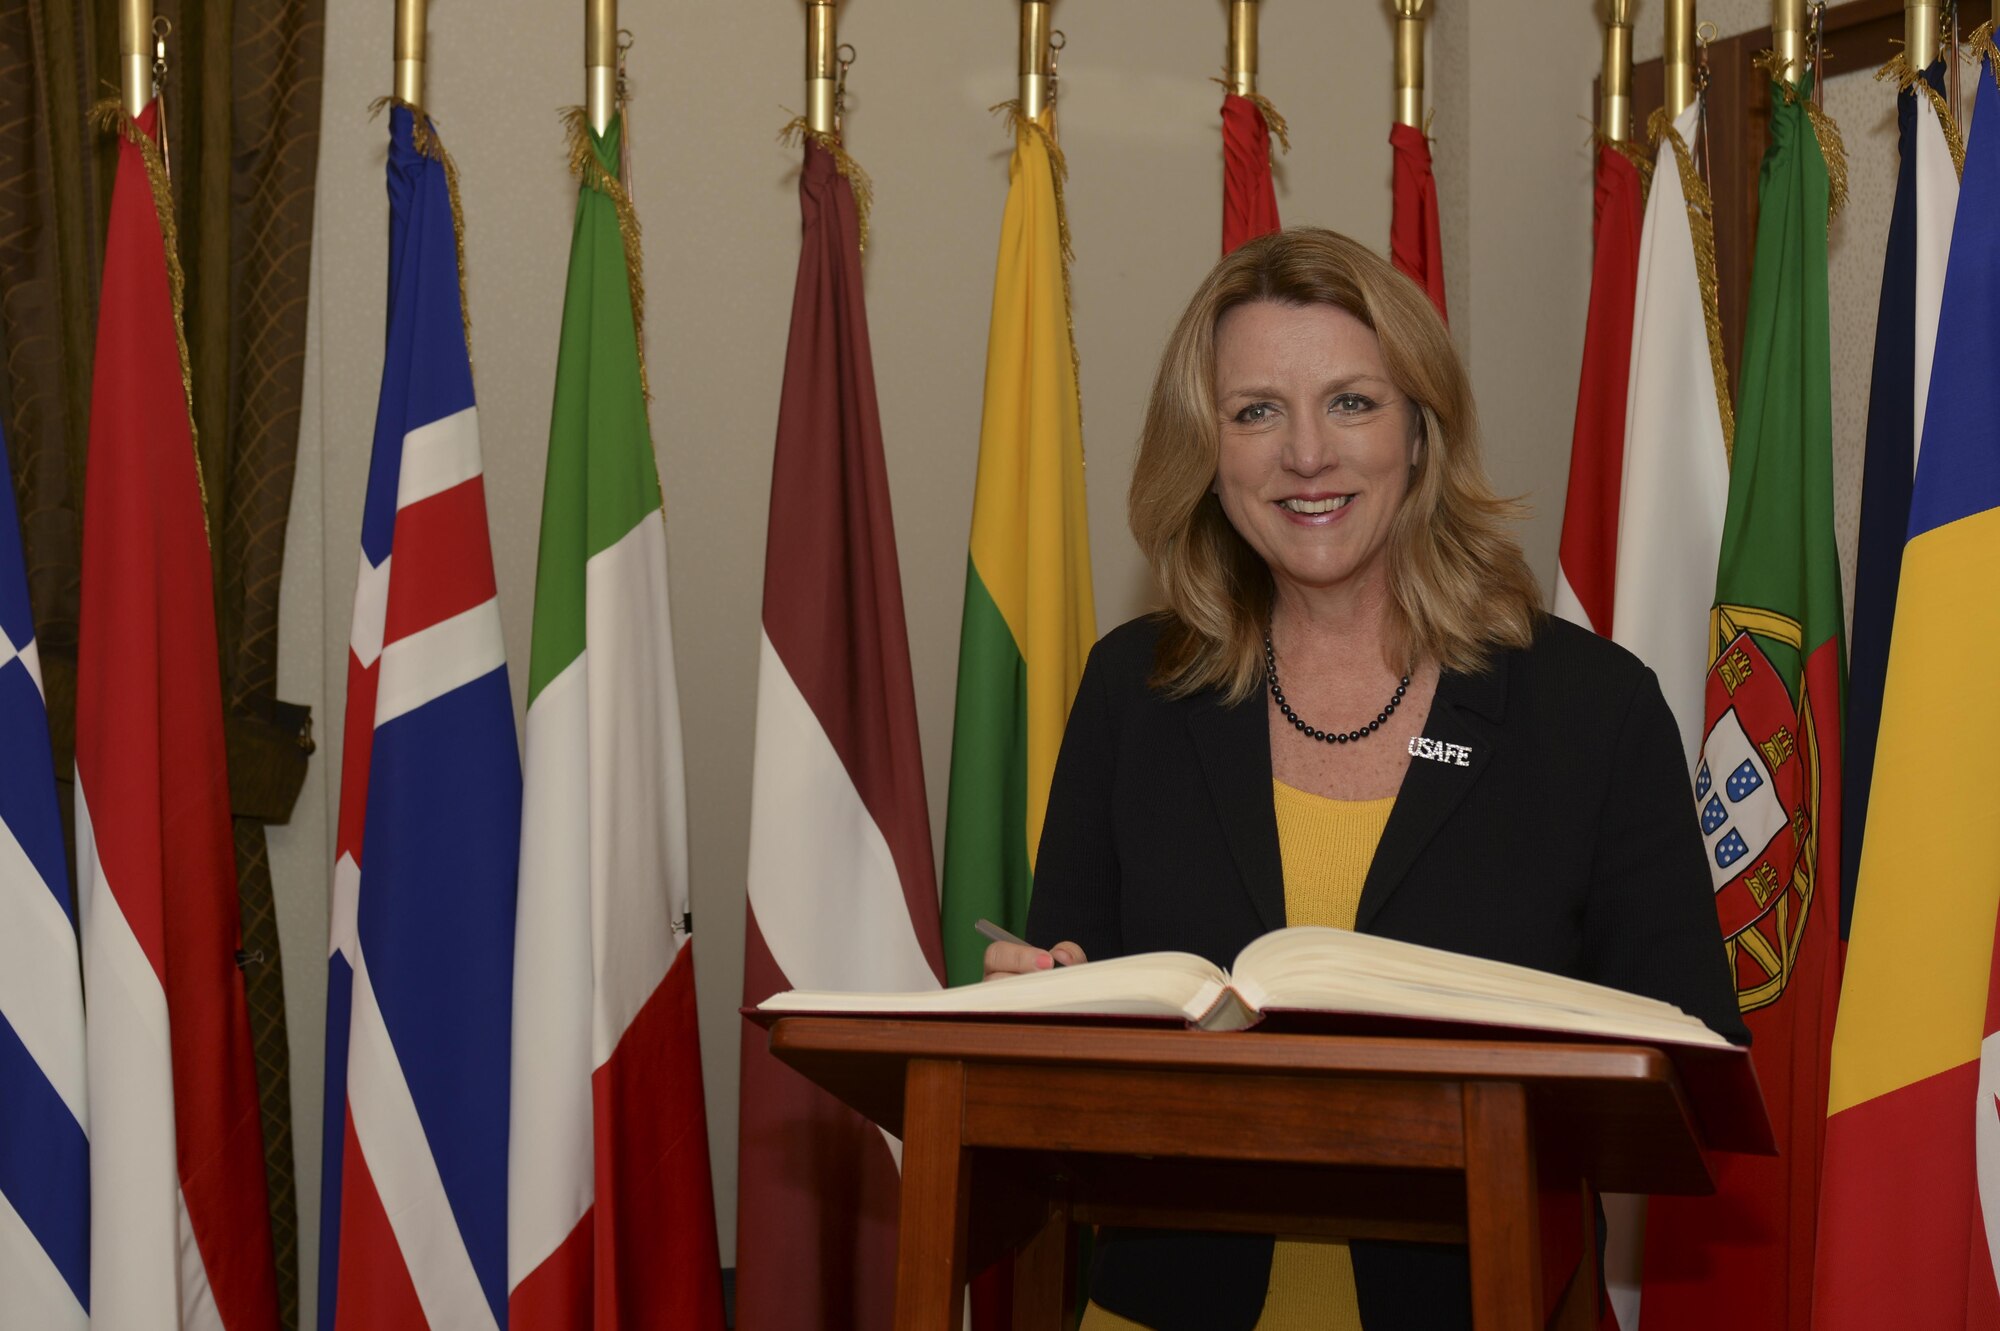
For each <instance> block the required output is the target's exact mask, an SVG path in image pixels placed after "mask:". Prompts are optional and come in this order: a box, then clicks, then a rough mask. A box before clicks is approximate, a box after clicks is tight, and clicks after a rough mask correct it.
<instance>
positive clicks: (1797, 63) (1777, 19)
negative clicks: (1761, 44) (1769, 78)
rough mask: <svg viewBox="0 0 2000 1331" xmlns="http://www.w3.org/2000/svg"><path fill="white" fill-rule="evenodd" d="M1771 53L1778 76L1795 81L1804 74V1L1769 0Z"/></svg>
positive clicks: (1785, 80) (1787, 81) (1781, 79)
mask: <svg viewBox="0 0 2000 1331" xmlns="http://www.w3.org/2000/svg"><path fill="white" fill-rule="evenodd" d="M1771 53H1772V54H1773V55H1775V56H1777V57H1778V62H1779V63H1778V65H1777V73H1778V78H1779V80H1780V81H1781V82H1784V83H1794V84H1795V83H1798V82H1799V81H1800V80H1801V79H1803V78H1805V76H1806V0H1771Z"/></svg>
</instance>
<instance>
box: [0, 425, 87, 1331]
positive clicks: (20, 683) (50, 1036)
mask: <svg viewBox="0 0 2000 1331" xmlns="http://www.w3.org/2000/svg"><path fill="white" fill-rule="evenodd" d="M12 475H13V472H12V470H11V469H10V468H9V467H8V465H7V445H6V441H5V440H4V439H0V1322H4V1323H6V1324H7V1325H14V1324H15V1323H14V1322H13V1321H10V1320H8V1319H12V1318H18V1319H19V1321H18V1324H19V1325H21V1326H29V1327H38V1328H46V1329H47V1331H82V1328H83V1327H84V1326H85V1325H86V1324H87V1323H88V1322H89V1320H90V1318H89V1315H88V1313H87V1311H86V1309H88V1307H89V1306H90V1149H89V1145H88V1143H87V1142H86V1141H85V1139H84V1125H85V1123H86V1122H87V1121H88V1120H87V1118H86V1116H85V1112H84V1096H83V1089H84V1080H83V1062H84V1055H83V981H82V977H81V976H80V975H79V973H78V971H77V954H76V926H75V924H74V922H73V921H72V920H71V918H70V911H69V866H68V864H67V863H66V862H65V860H64V858H63V841H62V817H61V815H60V814H59V813H58V812H57V809H56V769H55V761H54V758H53V757H52V756H51V754H50V751H49V717H48V712H47V710H46V708H45V707H44V706H43V702H42V667H41V660H40V657H39V656H38V654H37V653H36V651H35V620H34V616H33V615H32V614H31V613H30V612H29V607H28V570H27V564H26V562H25V561H24V559H23V556H22V553H21V528H20V524H19V522H18V521H17V520H16V518H15V514H14V491H13V488H12V486H11V485H8V484H5V483H4V482H5V481H6V480H7V478H9V477H11V476H12Z"/></svg>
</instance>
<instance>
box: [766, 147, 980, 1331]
mask: <svg viewBox="0 0 2000 1331" xmlns="http://www.w3.org/2000/svg"><path fill="white" fill-rule="evenodd" d="M858 176H861V172H860V169H859V168H858V167H856V166H855V165H854V163H853V162H852V161H851V160H850V159H849V158H848V157H847V155H846V153H845V152H844V151H842V150H841V149H840V144H839V141H838V140H837V139H835V138H834V137H832V136H831V135H821V134H810V133H808V135H807V143H806V148H805V164H804V168H803V170H802V171H801V172H800V174H799V211H800V215H801V220H802V222H803V226H802V229H801V234H800V246H799V269H798V284H797V285H796V286H795V287H794V288H793V294H792V328H791V339H790V341H789V342H788V344H787V345H786V348H785V380H784V387H783V389H782V391H781V394H780V397H779V402H778V439H777V446H776V449H775V452H774V458H773V463H772V468H771V519H770V525H769V530H768V533H767V535H766V537H765V545H764V632H763V635H762V641H761V644H760V652H759V656H758V667H757V741H756V752H755V756H754V759H753V767H752V772H751V780H750V864H749V898H750V900H749V909H748V912H747V918H746V919H745V921H744V938H743V1001H744V1003H745V1004H746V1005H748V1004H754V1003H760V1002H762V1001H763V1000H764V999H766V998H769V997H770V996H771V995H772V994H774V993H777V992H778V991H779V990H782V989H931V988H936V987H937V986H938V985H939V984H940V983H941V982H942V980H943V972H944V957H943V955H942V953H941V952H940V951H939V948H938V927H937V876H936V870H935V869H934V867H933V865H932V860H931V820H930V814H929V812H928V806H927V805H926V803H925V798H924V763H923V751H922V749H921V748H920V746H919V745H918V742H917V703H916V691H915V686H914V684H913V682H912V679H911V675H910V647H909V635H908V633H907V631H906V630H905V628H904V621H903V581H902V576H901V574H900V573H899V572H898V569H897V563H896V528H895V521H894V518H893V515H892V514H891V513H890V510H889V476H888V468H887V466H886V465H885V463H884V461H883V456H882V418H881V413H880V411H879V410H878V409H877V406H876V399H875V365H874V359H873V356H872V353H871V352H870V350H869V345H868V309H867V305H866V302H865V301H864V299H863V291H862V281H861V220H860V213H859V210H858V209H857V207H856V200H855V194H854V188H853V184H852V181H853V178H854V177H858ZM861 178H862V179H864V180H865V177H861ZM742 1060H743V1061H742V1086H743V1094H742V1098H741V1112H740V1117H739V1118H738V1120H737V1128H738V1133H737V1151H738V1154H737V1175H738V1193H737V1202H738V1204H737V1212H736V1273H737V1284H736V1291H737V1294H736V1325H737V1326H738V1327H739V1328H741V1329H742V1331H848V1329H849V1328H873V1327H886V1326H888V1325H889V1324H890V1322H891V1320H892V1319H893V1317H894V1311H895V1309H894V1304H895V1293H896V1292H895V1283H896V1215H897V1209H898V1197H899V1190H900V1186H901V1185H900V1180H899V1176H898V1174H897V1157H896V1154H895V1147H894V1145H893V1143H892V1142H891V1140H890V1139H889V1138H888V1137H887V1136H885V1135H884V1134H883V1133H882V1131H881V1130H880V1129H878V1128H877V1127H876V1126H875V1125H874V1124H873V1123H870V1122H869V1121H868V1120H867V1119H865V1118H863V1117H862V1116H861V1115H860V1114H858V1113H856V1112H855V1111H854V1110H852V1109H850V1108H848V1107H847V1106H846V1105H844V1104H842V1103H841V1102H840V1101H838V1100H836V1099H835V1098H834V1097H833V1096H831V1095H829V1094H827V1092H825V1091H823V1090H821V1089H820V1088H819V1087H817V1086H815V1085H813V1084H812V1083H811V1082H809V1081H807V1080H806V1079H805V1078H804V1077H803V1076H801V1075H799V1074H798V1073H797V1072H795V1071H793V1070H792V1069H791V1068H788V1067H786V1066H785V1065H784V1064H782V1063H780V1062H779V1061H778V1060H777V1059H776V1058H774V1057H772V1055H771V1052H770V1048H769V1044H768V1040H767V1037H766V1036H765V1034H764V1032H763V1031H761V1030H759V1029H757V1028H756V1027H755V1026H752V1025H750V1024H749V1023H747V1022H746V1023H745V1024H744V1027H743V1043H742Z"/></svg>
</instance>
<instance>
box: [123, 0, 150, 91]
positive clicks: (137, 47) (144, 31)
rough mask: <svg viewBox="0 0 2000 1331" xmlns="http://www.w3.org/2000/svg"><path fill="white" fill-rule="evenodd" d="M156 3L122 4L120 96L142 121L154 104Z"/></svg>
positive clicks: (133, 1)
mask: <svg viewBox="0 0 2000 1331" xmlns="http://www.w3.org/2000/svg"><path fill="white" fill-rule="evenodd" d="M152 35H153V0H118V92H119V96H120V98H121V99H122V100H123V101H124V103H125V114H126V115H128V116H131V117H133V118H134V119H137V118H138V115H139V113H140V112H141V111H143V110H145V109H146V103H147V102H150V101H152V100H153V53H152V41H151V38H152Z"/></svg>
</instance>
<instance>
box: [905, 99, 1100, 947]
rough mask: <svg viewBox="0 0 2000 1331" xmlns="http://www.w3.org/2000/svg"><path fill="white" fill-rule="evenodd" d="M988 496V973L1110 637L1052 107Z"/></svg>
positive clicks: (1031, 204) (947, 872)
mask: <svg viewBox="0 0 2000 1331" xmlns="http://www.w3.org/2000/svg"><path fill="white" fill-rule="evenodd" d="M1008 174H1009V178H1010V184H1009V186H1008V190H1007V210H1006V213H1005V215H1004V216H1003V217H1002V219H1001V223H1000V260H999V265H998V271H997V272H996V274H995V276H994V280H993V323H992V328H991V332H990V334H989V336H988V339H987V347H986V407H985V415H984V419H983V420H982V421H981V424H980V432H979V473H978V482H977V488H976V490H975V491H974V495H973V503H972V542H971V544H972V551H971V559H970V561H969V563H968V566H967V568H966V576H965V618H964V625H963V628H962V629H961V631H960V637H959V647H958V712H957V718H956V724H955V727H954V729H953V732H952V738H951V802H950V804H949V806H948V808H947V812H946V816H945V841H944V906H943V922H944V939H945V968H946V972H947V974H948V975H949V977H950V981H951V983H953V984H965V983H968V982H971V981H975V980H977V979H979V977H980V972H981V958H982V957H983V955H984V953H985V950H986V940H985V939H983V938H981V937H979V935H977V934H976V933H974V932H973V928H972V926H973V922H974V921H975V920H978V919H980V918H981V917H984V918H986V919H990V920H992V921H994V922H995V923H997V924H1000V925H1002V926H1004V927H1005V928H1007V929H1010V930H1012V931H1013V932H1015V933H1017V934H1018V933H1020V932H1021V931H1022V930H1023V929H1024V928H1025V927H1026V926H1027V921H1028V890H1029V887H1030V885H1031V884H1032V883H1033V880H1034V868H1035V849H1036V847H1037V846H1038V845H1039V844H1040V842H1041V838H1042V817H1043V814H1044V812H1045V811H1046V809H1047V806H1048V801H1049V780H1050V778H1051V777H1052V776H1053V775H1054V772H1055V765H1056V750H1057V749H1058V748H1060V747H1061V745H1062V734H1063V724H1064V722H1065V721H1067V720H1068V718H1069V705H1070V700H1071V699H1072V698H1073V697H1074V696H1075V695H1076V686H1077V682H1078V681H1079V680H1080V679H1081V678H1082V676H1083V661H1084V658H1085V657H1086V656H1087V655H1089V653H1090V646H1091V644H1092V643H1093V642H1095V641H1096V639H1097V612H1096V609H1095V608H1094V607H1093V605H1092V603H1091V597H1090V533H1089V523H1088V518H1087V514H1086V512H1085V507H1084V490H1083V412H1082V406H1081V403H1080V401H1079V399H1078V396H1077V379H1076V352H1075V348H1074V344H1073V342H1072V341H1071V337H1070V326H1069V273H1068V265H1067V261H1066V255H1065V248H1066V239H1067V227H1066V225H1065V223H1064V219H1063V204H1062V192H1061V190H1062V181H1063V178H1064V174H1065V172H1064V167H1063V160H1062V152H1061V149H1059V148H1058V147H1057V146H1056V141H1055V132H1054V120H1053V113H1052V112H1044V113H1043V114H1042V115H1041V116H1040V117H1039V118H1037V119H1034V120H1029V119H1026V118H1023V117H1021V116H1019V115H1018V114H1017V115H1016V116H1015V117H1014V157H1013V162H1012V164H1011V165H1010V167H1009V169H1008Z"/></svg>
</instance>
